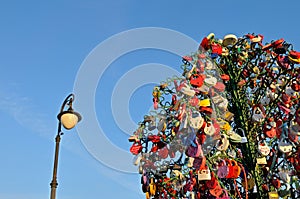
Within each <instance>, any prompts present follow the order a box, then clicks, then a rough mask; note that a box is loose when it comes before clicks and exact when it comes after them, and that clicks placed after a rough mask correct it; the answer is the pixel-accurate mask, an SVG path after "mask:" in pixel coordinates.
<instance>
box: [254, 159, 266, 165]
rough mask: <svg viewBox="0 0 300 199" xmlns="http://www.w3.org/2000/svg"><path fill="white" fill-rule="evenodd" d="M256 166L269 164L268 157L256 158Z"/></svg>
mask: <svg viewBox="0 0 300 199" xmlns="http://www.w3.org/2000/svg"><path fill="white" fill-rule="evenodd" d="M256 164H259V165H265V164H267V159H266V157H261V158H256Z"/></svg>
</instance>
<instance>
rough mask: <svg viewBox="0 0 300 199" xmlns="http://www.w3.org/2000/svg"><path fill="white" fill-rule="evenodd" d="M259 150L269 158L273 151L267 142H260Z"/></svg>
mask: <svg viewBox="0 0 300 199" xmlns="http://www.w3.org/2000/svg"><path fill="white" fill-rule="evenodd" d="M258 150H259V152H260V154H261V155H263V156H267V155H269V153H270V150H271V149H270V147H269V146H268V145H267V143H266V142H260V143H258Z"/></svg>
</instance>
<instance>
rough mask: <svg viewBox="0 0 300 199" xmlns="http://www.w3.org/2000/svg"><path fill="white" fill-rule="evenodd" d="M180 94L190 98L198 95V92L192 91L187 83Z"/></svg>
mask: <svg viewBox="0 0 300 199" xmlns="http://www.w3.org/2000/svg"><path fill="white" fill-rule="evenodd" d="M180 92H181V93H183V94H184V95H187V96H189V97H193V96H194V95H195V94H196V91H194V90H192V89H191V87H190V86H189V85H188V84H186V83H184V86H183V87H182V88H181V90H180Z"/></svg>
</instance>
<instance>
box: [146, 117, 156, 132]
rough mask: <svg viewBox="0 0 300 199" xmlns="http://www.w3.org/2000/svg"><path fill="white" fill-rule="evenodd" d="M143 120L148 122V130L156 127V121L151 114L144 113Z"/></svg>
mask: <svg viewBox="0 0 300 199" xmlns="http://www.w3.org/2000/svg"><path fill="white" fill-rule="evenodd" d="M144 122H145V123H147V124H148V130H149V131H152V130H154V129H156V121H155V117H154V116H153V115H145V116H144Z"/></svg>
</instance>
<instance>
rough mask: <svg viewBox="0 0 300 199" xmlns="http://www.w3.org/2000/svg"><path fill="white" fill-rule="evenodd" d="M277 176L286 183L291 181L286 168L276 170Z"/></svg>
mask: <svg viewBox="0 0 300 199" xmlns="http://www.w3.org/2000/svg"><path fill="white" fill-rule="evenodd" d="M278 175H279V178H280V179H281V180H282V181H284V182H286V183H290V181H291V176H290V175H289V173H288V171H286V170H281V171H279V172H278Z"/></svg>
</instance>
